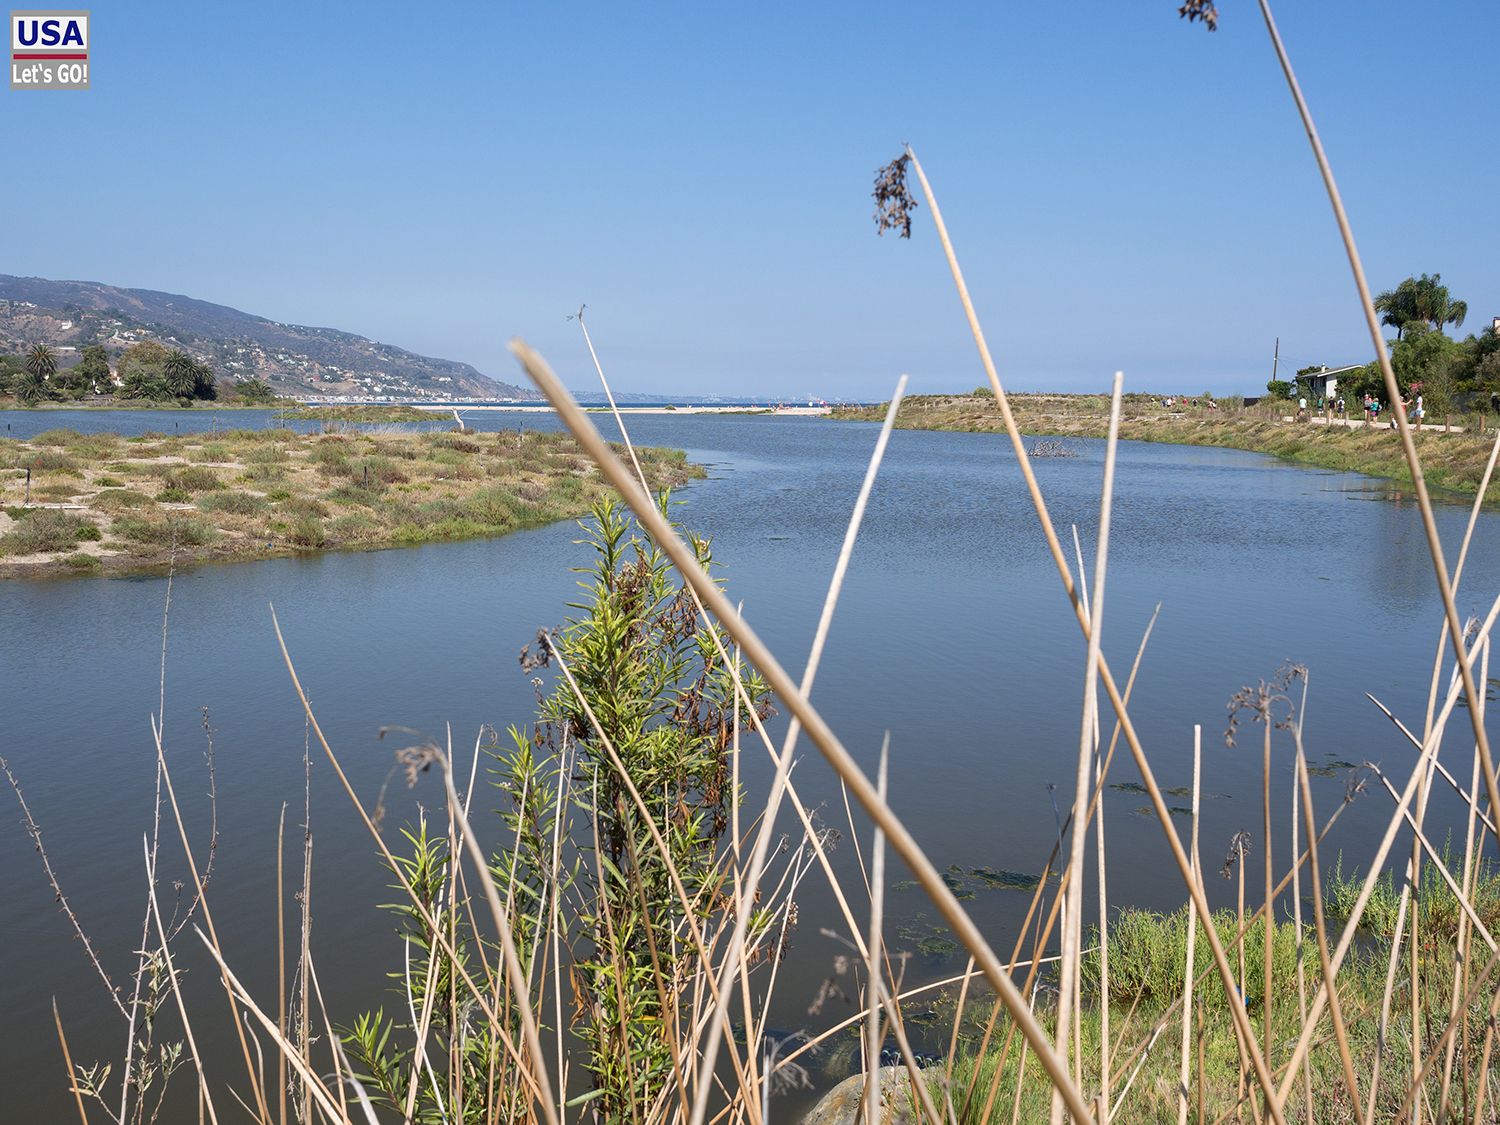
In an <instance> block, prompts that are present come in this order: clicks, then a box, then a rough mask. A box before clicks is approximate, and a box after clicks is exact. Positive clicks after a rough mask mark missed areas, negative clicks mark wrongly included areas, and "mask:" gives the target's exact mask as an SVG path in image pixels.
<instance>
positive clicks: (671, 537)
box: [511, 340, 1090, 1125]
mask: <svg viewBox="0 0 1500 1125" xmlns="http://www.w3.org/2000/svg"><path fill="white" fill-rule="evenodd" d="M511 350H512V351H513V352H514V353H515V354H516V356H517V358H518V359H519V360H520V361H521V363H522V366H523V367H524V368H525V369H526V371H527V373H528V375H529V376H530V377H531V378H532V380H533V381H534V382H535V383H536V384H537V385H538V387H540V388H541V389H542V391H543V393H544V394H546V396H547V398H548V399H549V401H551V403H552V405H553V406H554V407H555V408H556V410H557V412H558V415H559V417H560V418H561V420H562V421H563V423H564V424H565V425H567V427H568V429H569V430H570V431H571V432H572V433H573V436H574V437H575V438H576V439H577V440H578V442H579V444H580V445H581V446H582V447H583V449H584V451H585V452H586V453H588V454H589V456H590V457H592V458H593V460H594V462H595V463H596V464H597V465H598V466H599V468H600V471H601V472H602V473H603V474H604V476H605V477H606V479H608V480H609V482H610V483H611V484H612V485H614V487H615V488H616V490H617V491H618V492H619V493H620V495H621V496H622V497H623V498H624V499H625V501H626V503H628V504H629V505H630V507H631V508H632V510H633V511H634V512H635V514H636V518H637V520H638V522H639V523H640V524H641V525H642V527H643V528H644V529H645V530H646V532H647V533H648V534H649V535H650V536H651V537H652V539H654V540H655V541H656V543H657V545H658V546H659V547H661V548H662V550H663V552H664V553H665V554H666V555H667V556H668V557H669V558H670V559H671V561H672V562H673V564H674V565H675V566H676V568H677V570H678V572H679V573H680V574H681V575H682V576H683V578H684V579H685V580H686V581H688V582H689V583H691V584H692V585H694V586H695V587H697V589H698V594H699V596H700V597H701V599H702V600H703V603H704V605H705V606H706V607H707V608H708V610H709V611H710V612H712V613H713V614H714V616H715V617H717V618H718V619H719V621H720V623H721V624H722V625H723V626H724V628H725V631H726V632H728V633H729V634H730V635H731V636H732V637H733V638H734V639H735V640H737V641H738V642H739V644H740V647H741V648H742V649H743V651H744V653H745V656H746V658H747V659H748V661H749V662H750V664H752V665H754V666H755V667H757V668H759V669H760V671H761V674H762V675H763V676H764V677H765V679H766V681H767V683H768V684H769V685H770V687H771V689H772V691H774V692H775V693H776V695H778V696H779V697H780V698H781V700H782V702H783V703H785V704H786V706H787V708H788V710H789V711H791V712H792V714H793V715H794V716H795V717H796V718H797V719H798V720H799V721H800V723H801V725H802V726H803V727H804V728H805V729H806V730H807V733H808V735H809V737H810V738H812V740H813V742H814V744H815V745H816V746H817V747H818V749H819V750H820V751H821V752H822V754H823V756H824V758H825V759H826V760H828V762H829V764H830V765H832V766H833V768H834V770H835V772H836V773H838V774H839V776H840V777H842V778H843V780H844V781H845V783H846V784H848V785H849V787H850V789H851V790H852V791H853V793H854V796H855V799H856V800H858V801H859V803H860V804H861V805H863V806H864V808H865V811H866V813H867V814H868V815H869V816H870V817H871V818H872V819H873V820H875V821H876V822H877V823H879V824H880V825H881V828H882V830H883V831H884V832H885V833H886V835H887V836H888V837H889V839H890V842H891V846H892V847H894V848H895V850H896V852H897V854H898V855H900V856H901V858H902V860H903V861H904V862H905V863H906V865H907V867H908V869H910V870H911V871H912V873H913V874H914V875H915V876H916V878H917V881H918V882H919V883H920V884H921V885H922V887H923V889H924V890H925V891H926V892H927V894H928V897H929V898H931V899H932V901H933V903H934V905H935V906H936V908H937V909H938V911H939V913H941V914H942V915H943V918H944V921H945V922H947V923H948V925H949V927H950V928H951V929H952V930H953V932H954V934H955V935H956V936H957V937H958V939H959V941H960V942H962V943H963V944H964V945H965V946H966V947H967V948H968V949H969V950H970V951H971V952H973V953H974V955H975V960H976V961H977V962H978V963H979V965H980V967H981V969H982V970H983V971H984V974H985V977H986V979H987V980H989V982H990V984H991V985H992V986H993V987H994V988H995V990H996V992H998V993H999V994H1000V995H1001V996H1002V997H1003V998H1004V1001H1005V1003H1006V1006H1007V1008H1009V1009H1010V1010H1011V1013H1012V1015H1013V1017H1014V1018H1015V1019H1016V1021H1017V1023H1018V1024H1020V1025H1021V1026H1022V1028H1023V1030H1024V1033H1025V1035H1026V1037H1027V1039H1028V1041H1031V1042H1032V1045H1033V1048H1034V1049H1036V1050H1037V1052H1038V1057H1039V1058H1040V1059H1041V1060H1042V1061H1043V1064H1044V1065H1045V1066H1046V1068H1047V1071H1048V1074H1049V1076H1051V1077H1052V1079H1053V1081H1054V1082H1056V1083H1061V1084H1062V1085H1064V1086H1065V1087H1066V1089H1065V1097H1066V1098H1067V1100H1068V1103H1069V1109H1070V1110H1072V1112H1073V1113H1074V1114H1075V1115H1076V1116H1077V1117H1078V1118H1079V1119H1080V1120H1083V1121H1087V1120H1090V1114H1089V1111H1088V1107H1087V1103H1086V1102H1085V1101H1084V1100H1083V1098H1082V1096H1081V1095H1080V1094H1079V1092H1078V1091H1077V1089H1076V1088H1075V1087H1074V1086H1073V1084H1072V1082H1071V1080H1070V1079H1069V1077H1068V1074H1067V1069H1066V1066H1065V1065H1064V1064H1063V1063H1062V1061H1061V1060H1060V1059H1059V1058H1058V1057H1057V1056H1056V1053H1055V1052H1054V1051H1053V1050H1052V1049H1051V1043H1050V1042H1049V1041H1048V1039H1047V1035H1046V1032H1045V1031H1044V1030H1043V1028H1042V1027H1041V1025H1040V1024H1039V1023H1038V1022H1037V1021H1036V1018H1035V1017H1034V1016H1033V1015H1032V1013H1031V1011H1030V1008H1029V1006H1028V1005H1027V1003H1026V1000H1025V998H1024V997H1023V996H1021V995H1020V993H1019V992H1018V991H1017V990H1016V987H1015V984H1014V982H1013V981H1012V980H1011V979H1010V976H1009V974H1008V973H1006V971H1005V968H1004V966H1003V965H1001V963H1000V961H999V959H998V958H997V957H996V956H995V954H994V951H993V950H992V949H991V948H990V947H989V944H988V942H986V941H985V939H984V937H983V935H982V934H981V933H980V932H979V929H978V927H976V926H975V925H974V922H973V920H972V919H971V918H970V917H969V916H968V914H967V912H966V911H965V910H964V909H963V907H962V905H960V903H959V902H958V900H957V899H956V898H954V896H953V893H952V891H950V890H949V889H948V887H947V885H946V884H945V883H944V882H943V880H942V876H941V875H940V874H939V873H938V871H937V869H936V868H935V867H934V866H933V864H932V861H931V860H929V859H928V858H927V855H926V853H925V852H923V851H922V849H921V847H920V846H919V845H918V844H917V842H916V841H915V839H913V838H912V836H911V834H910V832H909V831H908V830H907V829H906V826H905V825H904V824H903V823H902V821H901V820H900V818H899V817H897V816H896V815H895V813H894V812H893V811H892V810H891V809H890V807H889V806H888V805H886V804H885V803H884V802H883V801H881V800H880V799H879V798H878V796H877V795H876V793H875V790H874V786H873V785H871V783H870V780H869V778H868V777H866V776H865V774H864V772H863V771H862V770H861V769H860V768H859V766H858V764H857V763H856V762H855V761H854V759H853V757H852V756H851V755H850V754H849V751H848V750H847V749H846V748H845V747H844V745H843V744H842V743H841V742H840V741H839V739H838V736H837V735H835V734H834V733H833V731H832V729H831V728H830V727H829V726H828V724H827V723H826V722H825V721H824V719H823V717H822V716H821V714H819V713H818V711H817V710H816V709H815V708H814V707H813V706H812V704H810V703H809V702H808V701H807V698H806V696H805V695H803V693H802V692H801V691H799V690H798V688H797V685H796V684H795V683H794V682H793V681H792V679H791V677H790V676H789V675H788V674H787V673H786V671H785V670H784V669H783V668H782V667H781V664H780V662H778V661H777V660H776V658H775V656H774V655H773V654H772V653H771V651H770V649H768V648H767V647H766V646H765V644H764V642H762V641H761V639H760V637H759V636H758V635H757V634H756V633H755V631H754V630H753V629H752V628H751V627H750V626H749V625H748V623H746V622H745V620H744V619H743V618H742V617H740V615H739V614H738V613H736V612H735V609H734V606H733V605H732V604H731V603H730V602H729V600H728V598H727V597H725V596H724V594H723V592H722V591H721V590H720V589H719V588H718V586H717V585H716V584H715V583H714V582H713V581H712V580H711V579H710V578H709V577H708V576H707V575H705V574H703V573H702V569H701V567H699V566H698V564H697V562H696V558H695V556H694V555H693V553H692V551H691V549H690V548H689V547H688V546H687V545H686V544H685V543H683V542H682V540H681V539H680V538H679V537H678V536H677V534H676V532H675V531H673V530H672V528H671V526H670V525H669V524H668V523H667V522H666V520H665V519H663V518H662V516H661V514H660V513H659V512H657V511H656V509H655V506H654V505H653V504H652V503H651V501H650V498H649V497H648V496H646V495H645V494H644V493H643V492H642V491H641V490H640V489H639V488H638V486H637V485H636V484H635V482H634V481H633V480H632V478H631V477H630V475H629V473H628V472H627V471H626V470H625V468H624V466H623V465H621V464H620V461H619V459H618V458H617V457H615V456H614V454H613V453H612V452H611V451H610V449H609V447H608V446H607V445H606V444H605V442H604V440H603V438H601V437H600V436H599V432H598V430H596V429H595V428H594V426H593V424H592V423H591V422H590V421H589V419H588V417H587V415H585V414H584V413H583V412H582V411H581V410H580V409H579V407H578V404H577V403H576V402H575V401H574V400H573V397H572V395H570V394H569V393H568V391H567V389H566V388H565V387H564V386H563V385H562V383H561V382H560V381H559V380H558V378H557V376H556V375H555V374H553V373H552V370H551V369H550V368H549V367H548V366H547V364H546V362H545V361H544V360H543V359H542V358H541V356H539V355H538V354H537V353H536V352H534V351H533V350H532V349H531V348H530V347H528V346H527V345H526V344H525V343H524V342H522V341H520V340H514V341H512V343H511ZM722 1022H723V1020H722V1018H721V1019H720V1020H719V1021H718V1023H720V1024H722ZM705 1110H706V1105H704V1106H703V1107H701V1108H700V1107H695V1110H694V1112H695V1115H697V1114H699V1113H701V1112H703V1111H705ZM693 1125H701V1120H700V1121H694V1122H693Z"/></svg>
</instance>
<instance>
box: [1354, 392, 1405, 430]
mask: <svg viewBox="0 0 1500 1125" xmlns="http://www.w3.org/2000/svg"><path fill="white" fill-rule="evenodd" d="M1339 405H1340V406H1342V405H1343V401H1342V400H1340V402H1339ZM1398 408H1399V409H1400V411H1401V413H1402V414H1404V415H1405V416H1406V418H1407V419H1408V420H1409V421H1410V422H1412V423H1413V424H1415V425H1416V427H1417V429H1419V430H1420V429H1421V428H1422V418H1423V417H1424V416H1425V415H1426V413H1427V408H1426V407H1425V406H1423V404H1422V392H1421V390H1420V389H1418V390H1417V392H1416V396H1415V398H1414V397H1413V396H1412V394H1411V393H1407V394H1406V395H1404V396H1402V398H1401V400H1400V403H1399V406H1398ZM1385 409H1386V405H1385V403H1384V402H1382V401H1381V400H1380V399H1378V398H1376V397H1375V396H1374V395H1372V394H1370V393H1369V392H1366V393H1365V397H1364V410H1365V422H1366V424H1368V425H1371V426H1373V425H1375V423H1377V422H1379V421H1380V414H1381V411H1383V410H1385ZM1388 424H1389V426H1390V427H1391V429H1393V430H1394V429H1395V428H1396V416H1395V415H1394V414H1392V415H1390V421H1389V423H1388Z"/></svg>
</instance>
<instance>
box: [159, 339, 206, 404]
mask: <svg viewBox="0 0 1500 1125" xmlns="http://www.w3.org/2000/svg"><path fill="white" fill-rule="evenodd" d="M166 376H167V389H168V390H169V391H170V392H171V393H172V397H173V398H192V397H193V392H194V391H195V390H197V387H198V364H197V362H196V361H194V359H193V357H192V356H190V355H188V354H187V352H185V351H183V350H182V349H180V348H174V349H173V350H172V352H171V354H170V355H168V356H167V362H166Z"/></svg>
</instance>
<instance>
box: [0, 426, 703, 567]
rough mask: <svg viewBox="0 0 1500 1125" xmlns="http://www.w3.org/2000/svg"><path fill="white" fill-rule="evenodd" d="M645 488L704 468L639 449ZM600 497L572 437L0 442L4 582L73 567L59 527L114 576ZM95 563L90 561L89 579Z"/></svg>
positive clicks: (288, 435)
mask: <svg viewBox="0 0 1500 1125" xmlns="http://www.w3.org/2000/svg"><path fill="white" fill-rule="evenodd" d="M642 460H643V464H644V465H645V466H646V467H647V469H648V470H649V475H650V477H651V479H652V481H653V483H654V484H656V485H658V486H660V487H673V486H676V485H679V484H682V483H684V482H686V481H688V480H690V479H693V478H694V477H695V476H698V475H701V470H699V469H697V468H696V467H695V466H692V465H689V464H688V463H687V460H686V458H685V457H684V455H683V454H682V453H680V452H676V451H667V450H644V451H642ZM604 493H605V488H604V486H603V484H602V482H601V480H600V478H599V474H598V471H597V469H595V468H594V467H593V465H592V463H591V462H589V461H588V460H587V459H586V458H585V457H583V456H582V454H581V453H580V451H579V450H578V449H577V447H576V446H575V445H574V444H573V443H572V441H571V439H569V438H567V437H564V436H562V435H559V434H555V433H547V432H535V433H529V434H525V435H518V434H516V433H514V432H504V433H498V434H453V433H441V432H426V433H360V432H358V431H349V432H343V433H328V434H299V433H294V432H293V431H290V430H230V431H220V432H218V433H214V434H192V435H188V434H182V435H171V436H168V435H165V434H147V435H143V436H141V437H139V438H122V437H120V436H119V435H116V434H109V433H95V434H81V433H76V432H74V431H71V430H47V431H44V432H43V433H40V434H38V435H36V437H34V438H32V439H31V440H30V441H16V440H12V439H4V440H0V504H3V506H4V512H3V514H0V575H6V576H21V575H37V574H54V573H80V572H81V568H79V567H78V566H77V565H76V561H75V562H74V563H69V562H67V561H66V560H65V558H64V557H63V556H62V555H61V553H60V552H62V551H64V550H65V549H69V550H71V549H72V548H74V547H75V546H76V545H77V544H76V542H75V540H74V539H73V538H70V537H69V535H65V534H64V533H63V532H62V530H61V528H62V527H63V526H64V525H65V524H66V525H67V526H68V527H71V528H73V529H74V530H75V531H77V530H78V529H79V528H87V529H88V530H87V532H86V533H85V534H84V535H83V543H84V545H83V546H82V548H81V550H82V551H83V552H84V553H85V554H87V555H90V556H92V557H94V558H95V559H96V560H97V561H98V564H99V565H98V568H97V569H98V570H100V571H103V572H108V573H121V572H128V571H134V570H142V569H150V568H154V567H158V566H161V565H163V564H166V563H168V562H171V561H174V560H175V561H176V562H178V563H185V562H190V561H198V560H208V559H221V560H230V559H249V558H264V557H268V556H274V555H277V554H287V553H291V552H295V551H300V550H308V549H318V550H342V549H363V548H372V547H387V546H395V545H401V544H414V543H426V542H432V541H435V540H453V539H470V538H477V537H481V536H489V535H501V534H504V533H505V532H508V531H514V530H517V529H519V528H526V527H536V526H539V525H541V524H544V523H550V522H554V521H556V520H559V519H566V518H570V517H577V516H579V515H581V514H583V513H584V512H585V511H587V510H588V508H589V506H590V505H591V504H593V503H594V502H595V501H596V500H598V499H599V498H600V497H601V496H602V495H604ZM94 569H96V568H89V570H91V571H92V570H94Z"/></svg>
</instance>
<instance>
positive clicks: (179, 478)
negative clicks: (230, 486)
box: [162, 465, 224, 492]
mask: <svg viewBox="0 0 1500 1125" xmlns="http://www.w3.org/2000/svg"><path fill="white" fill-rule="evenodd" d="M162 481H163V483H165V484H166V486H167V487H168V488H175V489H179V490H181V491H183V492H211V491H212V490H214V489H216V488H223V487H224V482H223V481H221V480H220V479H219V477H218V474H217V473H215V472H214V471H213V470H212V469H204V468H201V467H199V466H197V465H182V466H179V467H176V468H173V469H171V470H169V471H168V472H167V473H166V474H165V475H164V476H163V477H162Z"/></svg>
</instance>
